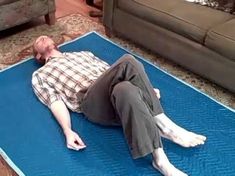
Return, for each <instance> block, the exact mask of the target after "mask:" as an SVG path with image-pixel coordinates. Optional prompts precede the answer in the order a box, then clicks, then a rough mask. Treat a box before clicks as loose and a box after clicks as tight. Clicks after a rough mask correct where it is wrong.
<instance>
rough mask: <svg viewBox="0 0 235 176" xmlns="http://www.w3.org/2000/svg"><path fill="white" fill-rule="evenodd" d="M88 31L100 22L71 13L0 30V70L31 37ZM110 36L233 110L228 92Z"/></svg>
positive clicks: (60, 38)
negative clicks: (49, 21) (10, 32)
mask: <svg viewBox="0 0 235 176" xmlns="http://www.w3.org/2000/svg"><path fill="white" fill-rule="evenodd" d="M90 31H97V32H98V33H100V34H102V35H105V30H104V27H103V26H102V24H101V23H97V22H95V21H93V20H91V19H90V18H88V17H85V16H82V15H80V14H71V15H69V16H66V17H62V18H59V19H58V20H57V22H56V24H55V25H54V26H48V25H46V24H42V25H38V26H36V27H32V28H29V29H27V30H23V31H21V32H17V33H15V34H13V35H9V36H1V33H0V69H4V68H7V67H9V66H11V65H13V64H15V63H18V62H20V61H22V60H23V59H26V58H28V57H31V56H32V48H31V46H32V44H33V42H34V40H35V39H36V38H37V37H38V36H40V35H48V36H50V37H52V38H53V39H54V41H55V42H56V43H57V44H61V43H63V42H65V41H69V40H72V39H74V38H76V37H78V36H81V35H83V34H85V33H87V32H90ZM110 39H111V40H112V41H114V42H116V43H117V44H120V45H122V46H123V47H125V48H127V49H128V50H130V51H131V52H135V53H137V54H139V55H141V56H143V57H144V58H146V59H149V60H150V61H151V62H152V63H154V64H155V65H157V66H158V67H160V68H162V69H163V70H166V71H167V72H169V73H171V74H172V75H174V76H176V77H178V78H179V79H181V80H183V81H185V82H187V83H189V84H190V85H192V86H194V87H196V88H197V89H199V90H201V91H202V92H205V93H206V94H208V95H209V96H212V97H213V98H215V99H217V100H218V101H220V102H222V103H223V104H225V105H227V106H230V107H231V108H233V109H235V95H233V94H232V93H230V92H229V91H227V90H225V89H223V88H221V87H219V86H217V85H215V84H213V83H211V82H209V81H207V80H205V79H202V78H201V77H199V76H197V75H195V74H193V73H191V72H189V71H187V70H185V69H183V68H181V67H180V66H178V65H176V64H174V63H172V62H171V61H168V60H167V59H164V58H161V57H159V56H157V55H156V54H154V53H152V52H150V51H148V50H145V49H143V48H141V47H139V46H138V45H135V44H133V43H132V42H130V41H128V40H125V39H122V38H120V37H115V36H113V37H111V38H110Z"/></svg>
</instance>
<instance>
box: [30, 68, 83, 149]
mask: <svg viewBox="0 0 235 176" xmlns="http://www.w3.org/2000/svg"><path fill="white" fill-rule="evenodd" d="M32 86H33V90H34V93H35V94H36V95H37V97H38V99H39V100H40V101H41V102H42V103H43V104H45V105H46V106H48V107H49V108H50V109H51V111H52V113H53V114H54V116H55V118H56V120H57V121H58V122H59V124H60V125H61V127H62V129H63V131H64V134H65V137H66V142H67V147H68V148H70V149H74V150H79V149H82V148H85V147H86V146H85V145H84V143H83V142H82V140H81V138H80V137H79V136H78V135H77V133H75V132H74V131H73V130H72V129H71V120H70V114H69V111H68V109H67V107H66V105H65V104H64V102H63V101H62V99H61V98H60V96H59V95H58V94H57V92H56V91H55V89H54V87H53V85H51V84H48V82H47V81H46V80H44V79H42V78H41V77H40V75H39V74H38V73H37V72H35V73H34V74H33V77H32Z"/></svg>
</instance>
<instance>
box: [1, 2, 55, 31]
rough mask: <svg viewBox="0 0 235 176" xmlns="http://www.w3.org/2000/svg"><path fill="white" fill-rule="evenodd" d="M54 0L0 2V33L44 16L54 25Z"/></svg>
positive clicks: (47, 21) (48, 22)
mask: <svg viewBox="0 0 235 176" xmlns="http://www.w3.org/2000/svg"><path fill="white" fill-rule="evenodd" d="M55 9H56V8H55V0H0V31H1V30H4V29H7V28H10V27H13V26H16V25H19V24H22V23H25V22H28V21H30V20H32V19H33V18H38V17H40V16H45V20H46V23H47V24H50V25H52V24H54V23H55Z"/></svg>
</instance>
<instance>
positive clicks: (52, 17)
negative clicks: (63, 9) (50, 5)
mask: <svg viewBox="0 0 235 176" xmlns="http://www.w3.org/2000/svg"><path fill="white" fill-rule="evenodd" d="M45 20H46V23H47V24H48V25H54V24H55V22H56V19H55V12H52V13H48V14H46V15H45Z"/></svg>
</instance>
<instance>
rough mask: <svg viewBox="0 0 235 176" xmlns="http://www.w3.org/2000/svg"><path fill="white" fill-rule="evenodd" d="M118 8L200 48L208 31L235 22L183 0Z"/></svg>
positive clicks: (130, 0) (139, 1)
mask: <svg viewBox="0 0 235 176" xmlns="http://www.w3.org/2000/svg"><path fill="white" fill-rule="evenodd" d="M118 7H119V8H120V9H122V10H124V11H126V12H128V13H131V14H133V15H134V16H137V17H139V18H140V19H143V20H145V21H149V22H151V23H154V24H156V25H158V26H161V27H163V28H165V29H168V30H170V31H173V32H175V33H178V34H179V35H182V36H184V37H187V38H189V39H191V40H194V41H197V42H199V43H201V44H203V43H204V39H205V36H206V33H207V31H208V30H209V29H211V28H212V27H213V26H216V25H218V24H221V23H223V22H224V21H227V20H229V19H231V18H233V15H231V14H228V13H225V12H222V11H218V10H214V9H210V8H207V7H204V6H199V5H196V4H193V3H190V2H186V1H183V0H119V1H118Z"/></svg>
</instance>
